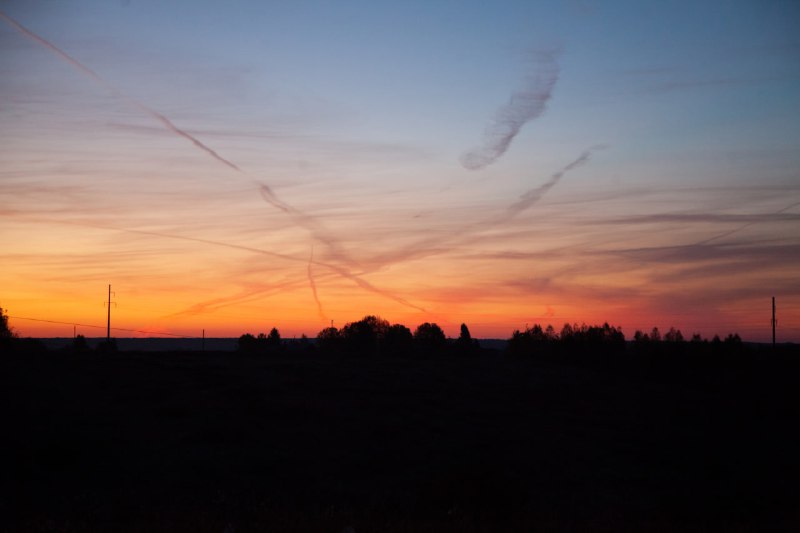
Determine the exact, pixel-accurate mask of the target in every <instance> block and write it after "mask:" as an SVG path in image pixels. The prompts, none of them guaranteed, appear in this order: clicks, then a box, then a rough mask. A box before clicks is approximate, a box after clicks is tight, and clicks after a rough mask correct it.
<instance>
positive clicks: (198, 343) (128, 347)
mask: <svg viewBox="0 0 800 533" xmlns="http://www.w3.org/2000/svg"><path fill="white" fill-rule="evenodd" d="M39 340H40V341H41V342H42V343H43V344H44V345H45V346H46V347H47V349H48V350H60V349H62V348H66V347H69V346H71V345H72V343H73V341H74V340H73V338H72V337H53V338H46V339H39ZM105 340H106V338H105V337H90V338H87V339H86V342H87V344H88V345H89V346H90V347H91V348H94V347H96V346H97V345H98V344H99V343H101V342H103V341H105ZM114 340H115V341H116V343H117V346H118V347H119V349H120V350H123V351H141V352H167V351H201V350H203V349H205V350H206V351H209V352H214V351H216V352H232V351H235V350H236V349H237V347H238V342H239V340H238V339H236V338H230V337H214V338H207V339H205V340H203V339H200V338H199V337H198V338H165V337H135V338H134V337H130V338H125V337H122V338H115V339H114ZM314 341H315V339H309V342H310V343H312V344H313V343H314ZM284 342H287V343H289V344H291V343H292V342H293V340H292V339H284ZM480 344H481V346H483V347H484V348H487V349H491V350H503V349H504V348H505V347H506V344H507V341H506V340H504V339H480Z"/></svg>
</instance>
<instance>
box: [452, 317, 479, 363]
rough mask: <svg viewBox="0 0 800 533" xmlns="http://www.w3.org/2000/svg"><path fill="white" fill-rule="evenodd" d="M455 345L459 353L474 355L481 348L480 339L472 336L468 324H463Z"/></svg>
mask: <svg viewBox="0 0 800 533" xmlns="http://www.w3.org/2000/svg"><path fill="white" fill-rule="evenodd" d="M454 346H455V350H456V353H458V354H459V355H474V354H476V353H477V352H478V350H479V349H480V346H479V345H478V341H477V340H475V339H473V338H472V335H470V333H469V328H468V327H467V325H466V324H461V331H460V333H459V335H458V339H456V342H455V345H454Z"/></svg>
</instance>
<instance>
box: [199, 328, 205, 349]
mask: <svg viewBox="0 0 800 533" xmlns="http://www.w3.org/2000/svg"><path fill="white" fill-rule="evenodd" d="M200 346H201V348H202V350H201V351H203V352H205V351H206V330H205V329H203V342H202V344H201V345H200Z"/></svg>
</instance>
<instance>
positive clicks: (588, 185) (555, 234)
mask: <svg viewBox="0 0 800 533" xmlns="http://www.w3.org/2000/svg"><path fill="white" fill-rule="evenodd" d="M0 12H2V13H3V14H4V16H2V17H0V250H2V267H3V280H2V283H1V284H0V306H2V307H3V308H5V309H7V310H8V313H9V315H11V316H12V317H19V318H12V319H11V325H12V326H13V327H15V328H16V329H17V330H18V331H19V333H21V334H23V335H26V336H70V335H72V331H73V328H72V326H71V325H69V324H71V323H79V324H89V325H93V324H97V325H104V324H105V313H106V311H105V308H104V307H103V301H104V299H105V297H106V290H107V285H108V284H109V283H110V284H111V285H112V289H113V290H114V292H115V298H114V300H115V301H116V302H117V305H116V307H115V308H114V309H113V310H112V322H113V324H112V325H115V326H118V327H120V328H130V329H139V330H145V331H154V332H159V333H163V334H179V335H199V334H200V332H201V330H202V329H205V330H206V335H207V336H238V335H240V334H241V333H244V332H248V331H249V332H252V333H257V332H260V331H265V332H266V331H269V329H270V328H271V327H273V326H275V327H278V329H279V330H280V331H281V333H282V334H283V336H285V337H287V336H288V337H290V336H294V335H300V334H301V333H305V334H307V335H309V336H314V335H316V333H317V332H318V331H319V330H320V329H322V328H323V327H325V326H327V325H330V323H331V321H332V320H333V321H334V324H335V325H337V326H342V325H343V324H344V323H346V322H349V321H352V320H357V319H359V318H361V317H362V316H364V315H366V314H377V315H380V316H382V317H384V318H386V319H387V320H389V321H391V322H401V323H404V324H406V325H407V326H409V327H411V328H412V329H413V327H414V326H416V325H417V324H420V323H421V322H425V321H435V322H437V323H439V324H440V325H441V326H442V327H443V328H444V329H445V332H446V333H447V334H449V335H452V336H455V335H457V334H458V326H459V324H461V323H462V322H466V323H467V324H468V325H469V326H470V329H471V331H472V334H473V335H474V336H478V337H501V338H506V337H508V336H510V334H511V332H512V331H513V330H514V329H517V328H520V329H521V328H524V327H525V325H526V324H532V323H535V322H541V323H544V324H547V323H552V324H554V325H556V327H560V326H561V325H562V324H563V323H564V322H587V323H602V322H605V321H608V322H610V323H612V324H615V325H619V326H621V327H622V329H623V331H624V332H625V334H626V336H628V337H631V336H632V335H633V332H634V331H635V330H636V329H648V330H649V329H650V328H652V327H653V326H658V327H659V328H661V329H662V330H665V329H668V328H669V327H670V326H675V327H678V328H680V329H681V330H682V331H683V332H684V334H691V333H693V332H699V333H701V334H703V336H707V337H710V336H713V335H714V334H720V335H726V334H727V333H730V332H738V333H740V334H741V335H742V337H743V338H745V339H746V340H767V339H769V338H770V336H771V332H770V318H771V316H770V309H771V304H770V298H771V297H772V296H775V297H776V298H777V303H778V319H779V323H778V339H779V340H784V341H786V340H791V341H795V342H797V341H800V267H799V266H798V265H800V37H798V36H800V3H798V2H796V1H791V0H787V1H777V0H775V1H771V0H770V1H768V0H757V1H734V0H731V1H716V2H702V1H699V2H689V1H685V2H668V1H659V2H655V1H654V2H649V1H638V0H637V1H630V2H622V1H619V2H613V1H609V2H600V1H596V2H595V1H590V0H583V1H582V0H572V1H570V0H563V1H552V2H545V1H542V2H538V1H537V2H531V1H519V2H511V1H506V2H503V1H498V2H483V1H480V2H478V1H458V2H456V1H419V2H417V1H408V0H405V1H402V2H377V1H363V2H354V1H351V2H348V1H342V2H324V1H316V2H304V1H296V2H269V1H254V0H251V1H244V0H242V1H225V2H220V1H214V2H206V1H201V0H191V1H188V0H187V1H170V2H163V1H156V0H149V1H144V0H128V1H116V2H114V1H108V0H103V1H99V0H98V1H88V0H81V1H69V0H61V1H56V0H52V1H31V0H26V1H2V0H0ZM26 32H29V33H26ZM37 37H38V39H37ZM23 317H25V318H37V319H40V320H51V321H55V322H65V323H66V324H54V323H45V322H34V321H30V320H23V319H22V318H23ZM78 333H83V334H85V335H87V336H97V335H102V334H103V333H104V332H103V331H101V330H98V329H93V328H87V327H84V326H79V327H78ZM116 334H117V335H118V336H128V335H129V334H127V333H124V332H116ZM131 335H132V334H131Z"/></svg>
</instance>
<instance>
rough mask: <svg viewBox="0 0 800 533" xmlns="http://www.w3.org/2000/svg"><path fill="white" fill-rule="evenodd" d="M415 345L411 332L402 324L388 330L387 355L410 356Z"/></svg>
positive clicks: (385, 348)
mask: <svg viewBox="0 0 800 533" xmlns="http://www.w3.org/2000/svg"><path fill="white" fill-rule="evenodd" d="M413 345H414V337H413V335H412V334H411V330H410V329H408V328H407V327H405V326H404V325H402V324H392V325H391V326H389V329H387V330H386V337H385V338H384V350H383V351H384V352H385V353H386V354H387V355H409V354H410V353H411V350H412V348H413Z"/></svg>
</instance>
